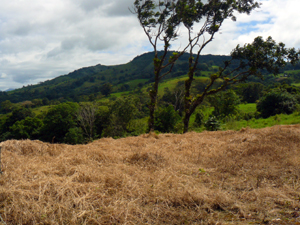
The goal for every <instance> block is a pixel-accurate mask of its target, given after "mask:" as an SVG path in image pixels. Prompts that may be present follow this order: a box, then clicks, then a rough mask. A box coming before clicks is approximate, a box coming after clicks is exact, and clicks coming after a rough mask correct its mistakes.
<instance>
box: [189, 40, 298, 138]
mask: <svg viewBox="0 0 300 225" xmlns="http://www.w3.org/2000/svg"><path fill="white" fill-rule="evenodd" d="M299 56H300V52H299V51H296V50H295V49H294V48H290V49H287V48H285V45H284V44H283V43H279V44H276V42H275V41H274V40H273V39H272V38H271V37H269V38H267V40H263V38H262V37H257V38H255V39H254V41H253V43H251V44H245V45H244V46H243V47H241V46H239V45H238V46H237V47H236V48H235V49H234V50H233V51H232V52H231V57H232V58H231V60H229V61H225V62H224V67H219V71H218V72H216V73H214V74H212V75H211V76H210V82H209V83H208V84H207V86H206V87H205V89H204V91H203V92H202V93H199V94H197V95H196V96H192V95H191V94H190V89H191V83H192V81H193V76H194V70H193V69H191V68H190V69H189V73H188V76H189V77H188V79H187V81H186V82H185V89H186V94H185V116H184V120H183V122H184V132H187V131H188V128H189V120H190V116H191V115H192V114H193V113H194V111H195V109H196V108H197V106H199V105H200V104H201V103H202V102H203V100H204V99H205V98H206V97H207V96H209V95H213V94H216V93H218V92H220V91H222V90H224V89H225V88H226V87H228V86H229V85H231V84H235V83H238V82H242V81H245V80H246V79H247V78H248V77H249V76H251V75H254V76H257V77H260V78H263V75H262V71H263V70H265V71H267V72H269V73H271V74H275V75H276V74H278V73H279V70H280V68H282V67H284V66H285V65H286V63H287V62H291V63H292V64H295V63H296V62H297V61H298V60H299ZM192 60H193V59H191V61H192ZM196 60H197V59H196ZM233 61H236V62H235V64H237V66H236V67H235V68H233V69H231V70H228V69H229V66H230V65H231V64H232V62H233ZM237 62H238V63H237ZM194 66H196V64H195V63H194ZM217 80H218V81H219V82H220V81H221V84H220V86H219V87H218V88H216V89H212V86H213V84H214V83H215V82H216V81H217Z"/></svg>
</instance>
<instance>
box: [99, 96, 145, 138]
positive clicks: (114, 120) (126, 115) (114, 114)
mask: <svg viewBox="0 0 300 225" xmlns="http://www.w3.org/2000/svg"><path fill="white" fill-rule="evenodd" d="M138 105H139V100H138V99H137V98H133V97H125V98H118V99H116V100H115V101H114V103H113V104H112V105H111V106H110V110H109V124H108V125H107V126H106V127H105V128H104V130H103V136H104V137H115V138H117V137H124V136H126V134H127V133H128V132H132V130H131V131H129V130H128V126H129V123H130V122H131V120H133V119H135V118H137V117H138V114H139V110H138Z"/></svg>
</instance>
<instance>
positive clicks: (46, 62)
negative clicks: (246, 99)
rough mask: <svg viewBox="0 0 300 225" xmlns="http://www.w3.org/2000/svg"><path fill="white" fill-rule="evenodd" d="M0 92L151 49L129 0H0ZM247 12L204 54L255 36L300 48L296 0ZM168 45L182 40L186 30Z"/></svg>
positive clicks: (265, 3)
mask: <svg viewBox="0 0 300 225" xmlns="http://www.w3.org/2000/svg"><path fill="white" fill-rule="evenodd" d="M0 1H1V9H0V90H2V91H4V90H7V89H15V88H21V87H22V86H27V85H29V84H37V83H39V82H43V81H45V80H50V79H53V78H55V77H57V76H60V75H64V74H68V73H69V72H72V71H74V70H76V69H79V68H82V67H88V66H93V65H97V64H102V65H118V64H124V63H127V62H129V61H131V60H132V59H133V58H134V57H136V56H137V55H141V54H143V53H145V52H149V51H152V48H151V45H150V44H149V41H148V39H147V37H146V35H145V34H144V32H143V30H142V28H141V26H140V24H139V22H138V20H137V18H136V15H134V14H132V13H131V12H130V10H129V8H131V7H132V5H133V2H134V0H109V1H108V0H0ZM257 1H259V2H261V3H262V5H261V7H260V8H259V9H256V10H255V11H254V12H252V13H251V14H250V15H244V14H236V17H237V21H236V22H233V21H232V20H226V21H225V23H224V24H223V25H222V27H221V29H220V32H219V33H218V34H217V35H216V36H215V39H214V40H213V42H211V43H210V44H209V45H208V46H206V48H205V49H204V50H203V52H202V53H203V54H219V55H229V54H230V52H231V50H232V49H233V48H234V47H235V46H236V45H237V44H240V45H244V44H245V43H251V42H252V41H253V39H254V38H255V37H257V36H262V37H264V38H267V37H268V36H272V37H273V39H274V40H276V41H277V42H283V43H285V44H286V46H287V47H295V48H296V49H299V48H300V23H299V20H298V19H297V18H299V8H300V1H299V0H284V1H282V0H257ZM179 33H180V38H179V39H178V40H177V41H176V42H175V43H173V44H172V48H173V50H179V49H180V47H182V46H184V44H185V35H186V33H185V30H184V28H180V30H179Z"/></svg>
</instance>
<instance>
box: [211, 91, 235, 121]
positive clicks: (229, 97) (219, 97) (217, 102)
mask: <svg viewBox="0 0 300 225" xmlns="http://www.w3.org/2000/svg"><path fill="white" fill-rule="evenodd" d="M209 102H210V104H211V106H213V107H214V111H213V112H212V115H213V116H215V117H217V118H218V119H224V118H226V117H227V116H232V115H236V114H238V113H239V110H238V105H239V104H240V99H239V96H238V95H237V94H236V93H235V92H234V91H233V90H227V91H225V92H219V93H217V94H215V95H212V96H209Z"/></svg>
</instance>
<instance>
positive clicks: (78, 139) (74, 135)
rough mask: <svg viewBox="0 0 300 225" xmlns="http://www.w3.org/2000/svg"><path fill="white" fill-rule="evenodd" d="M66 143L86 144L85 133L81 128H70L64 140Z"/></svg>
mask: <svg viewBox="0 0 300 225" xmlns="http://www.w3.org/2000/svg"><path fill="white" fill-rule="evenodd" d="M64 142H65V143H68V144H71V145H76V144H82V143H84V137H83V131H82V129H81V128H80V127H74V128H70V129H69V131H68V133H67V134H66V136H65V138H64Z"/></svg>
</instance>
